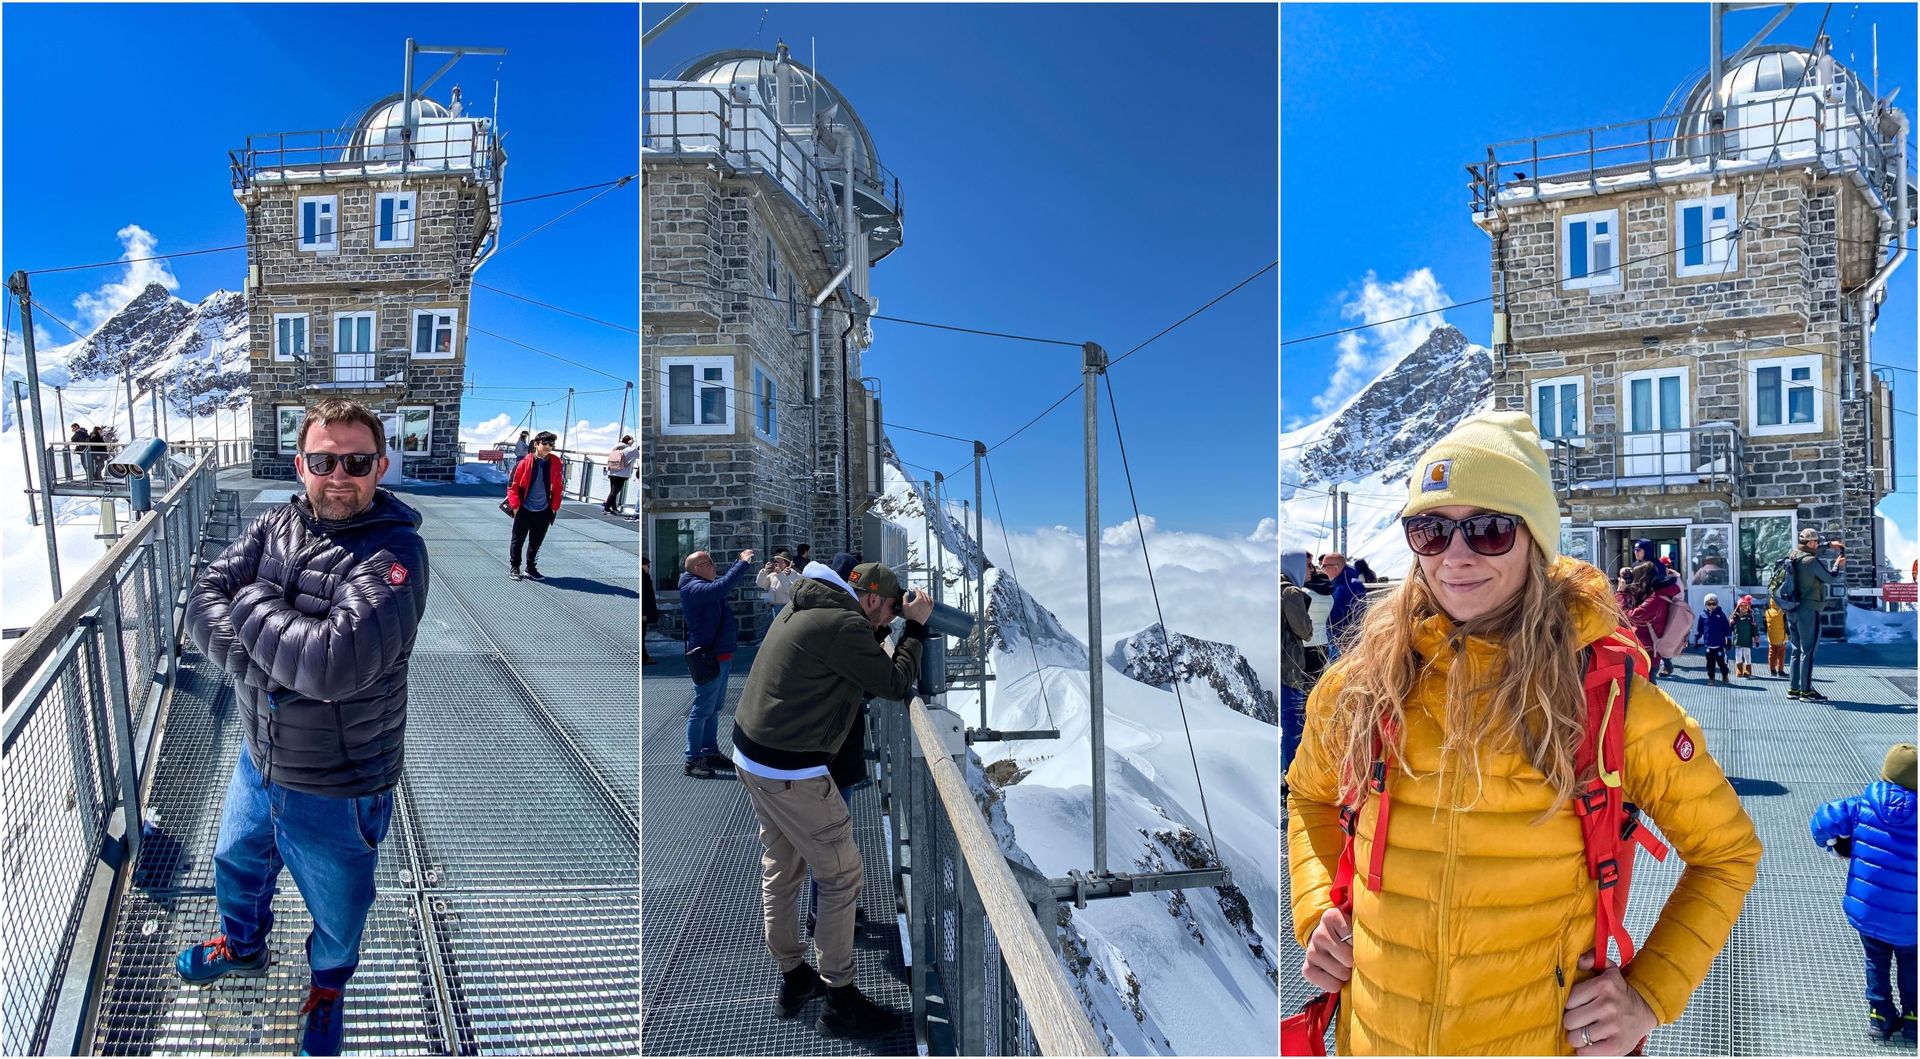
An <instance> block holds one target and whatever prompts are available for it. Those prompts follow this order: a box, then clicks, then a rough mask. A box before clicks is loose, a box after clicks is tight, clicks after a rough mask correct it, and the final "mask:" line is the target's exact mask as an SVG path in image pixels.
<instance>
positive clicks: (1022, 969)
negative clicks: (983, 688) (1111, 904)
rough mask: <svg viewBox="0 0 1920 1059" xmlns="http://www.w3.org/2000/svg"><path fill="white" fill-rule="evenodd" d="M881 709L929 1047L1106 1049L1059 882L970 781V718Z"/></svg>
mask: <svg viewBox="0 0 1920 1059" xmlns="http://www.w3.org/2000/svg"><path fill="white" fill-rule="evenodd" d="M873 707H874V708H873V709H871V710H870V711H869V713H868V716H869V717H870V719H871V721H872V731H871V734H870V739H871V740H872V746H873V748H874V750H875V751H876V752H877V753H878V756H879V760H880V770H879V771H880V781H879V782H880V790H881V793H882V796H883V799H884V802H883V810H884V812H886V814H887V819H888V830H889V834H890V838H891V840H892V848H891V853H892V862H893V874H894V885H895V889H896V891H897V892H899V893H902V894H904V895H906V898H905V903H906V907H907V913H906V918H907V936H908V944H909V952H908V961H909V963H910V967H909V968H908V972H909V979H910V985H911V988H912V993H913V1024H914V1034H915V1036H916V1038H917V1039H918V1040H919V1042H920V1044H921V1045H922V1046H923V1048H925V1049H927V1051H926V1052H923V1054H947V1055H1105V1054H1106V1050H1107V1049H1106V1046H1105V1044H1104V1043H1103V1042H1102V1041H1101V1039H1100V1037H1099V1036H1098V1035H1097V1034H1096V1033H1095V1032H1094V1030H1093V1027H1092V1024H1091V1023H1090V1022H1089V1020H1088V1019H1087V1014H1086V1010H1085V1008H1084V1007H1083V1006H1082V1005H1081V1002H1080V1000H1079V998H1078V995H1077V994H1076V993H1075V991H1074V989H1073V986H1072V984H1071V982H1070V981H1069V980H1068V978H1067V974H1066V970H1065V967H1064V966H1063V964H1062V954H1061V949H1060V942H1059V940H1058V934H1057V927H1056V916H1057V901H1056V899H1055V897H1054V896H1053V892H1052V890H1051V889H1050V888H1049V886H1048V884H1047V881H1046V880H1045V879H1044V878H1042V877H1041V876H1039V875H1038V874H1037V873H1036V872H1034V871H1032V870H1031V869H1029V868H1026V867H1025V866H1024V865H1019V864H1017V863H1015V862H1013V861H1010V860H1008V859H1007V857H1006V854H1005V853H1003V852H1002V851H1001V849H1000V845H999V843H998V841H997V840H996V839H995V838H994V836H993V832H992V830H991V829H990V828H989V827H988V826H987V821H986V817H985V814H984V813H983V812H982V811H981V808H980V805H979V804H978V803H977V802H976V800H975V796H974V794H973V791H972V788H971V787H970V786H969V784H968V782H967V777H966V771H965V767H966V763H967V759H968V752H967V747H966V739H965V736H964V734H963V731H962V728H961V724H960V719H959V717H958V716H957V715H955V714H952V713H950V712H948V711H945V710H940V709H929V708H928V706H927V704H926V703H924V702H923V701H921V700H920V699H919V698H914V699H912V700H910V701H908V702H907V703H904V704H902V703H898V702H879V701H876V702H875V703H874V704H873Z"/></svg>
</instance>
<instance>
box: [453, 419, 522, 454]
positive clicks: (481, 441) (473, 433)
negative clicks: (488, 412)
mask: <svg viewBox="0 0 1920 1059" xmlns="http://www.w3.org/2000/svg"><path fill="white" fill-rule="evenodd" d="M516 422H518V420H516V419H514V418H513V417H512V416H510V415H508V414H507V413H505V412H502V413H500V414H499V415H497V416H494V417H493V418H492V419H489V420H487V421H486V422H484V423H471V424H469V423H462V424H461V425H460V447H461V448H462V449H484V448H489V447H491V446H494V445H497V444H499V443H500V442H502V441H504V440H507V439H509V438H513V437H516V436H518V435H519V433H520V432H519V431H517V430H515V429H513V425H514V423H516Z"/></svg>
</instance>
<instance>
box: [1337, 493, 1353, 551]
mask: <svg viewBox="0 0 1920 1059" xmlns="http://www.w3.org/2000/svg"><path fill="white" fill-rule="evenodd" d="M1352 497H1353V494H1352V493H1349V492H1347V491H1346V490H1345V489H1342V490H1340V554H1341V555H1345V554H1347V501H1348V500H1350V499H1352Z"/></svg>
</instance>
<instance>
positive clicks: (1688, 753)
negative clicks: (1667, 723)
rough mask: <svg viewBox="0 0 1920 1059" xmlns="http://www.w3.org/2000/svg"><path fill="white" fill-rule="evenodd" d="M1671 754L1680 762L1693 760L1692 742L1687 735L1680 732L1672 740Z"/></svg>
mask: <svg viewBox="0 0 1920 1059" xmlns="http://www.w3.org/2000/svg"><path fill="white" fill-rule="evenodd" d="M1673 752H1674V754H1675V756H1677V757H1679V759H1680V760H1682V761H1692V760H1693V740H1692V739H1691V738H1690V737H1688V735H1687V733H1685V732H1681V733H1680V734H1679V735H1677V736H1675V737H1674V739H1673Z"/></svg>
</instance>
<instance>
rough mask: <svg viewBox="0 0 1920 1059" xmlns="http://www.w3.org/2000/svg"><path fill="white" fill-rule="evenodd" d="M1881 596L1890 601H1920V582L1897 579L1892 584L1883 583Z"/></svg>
mask: <svg viewBox="0 0 1920 1059" xmlns="http://www.w3.org/2000/svg"><path fill="white" fill-rule="evenodd" d="M1880 598H1881V599H1884V600H1886V601H1887V602H1888V603H1920V584H1915V583H1913V582H1912V581H1895V582H1894V583H1892V584H1890V585H1881V586H1880Z"/></svg>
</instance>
